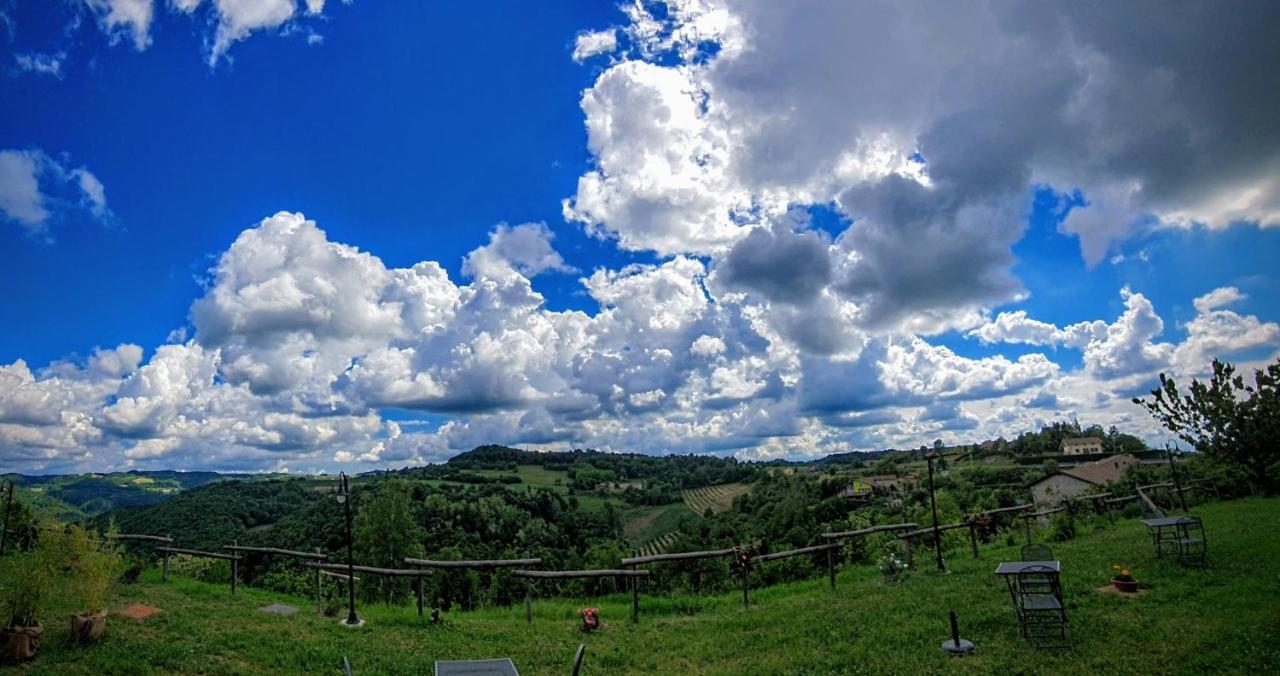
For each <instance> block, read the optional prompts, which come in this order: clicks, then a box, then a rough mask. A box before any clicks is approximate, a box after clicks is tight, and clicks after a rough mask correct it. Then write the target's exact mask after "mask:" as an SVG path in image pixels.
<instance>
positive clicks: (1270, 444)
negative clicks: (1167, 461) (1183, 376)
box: [1133, 359, 1280, 495]
mask: <svg viewBox="0 0 1280 676" xmlns="http://www.w3.org/2000/svg"><path fill="white" fill-rule="evenodd" d="M1151 395H1152V398H1151V399H1150V400H1145V399H1139V398H1136V397H1135V398H1134V400H1133V402H1134V403H1135V404H1138V405H1140V406H1142V407H1143V408H1146V409H1147V411H1149V412H1150V413H1151V415H1153V416H1155V418H1156V419H1157V420H1159V421H1160V423H1161V424H1162V425H1164V426H1165V427H1166V428H1168V429H1169V430H1170V431H1171V432H1173V433H1174V434H1176V435H1178V437H1179V438H1181V439H1182V440H1183V441H1185V442H1187V443H1189V444H1191V445H1192V446H1193V447H1194V448H1195V449H1196V450H1197V451H1200V452H1201V453H1204V454H1205V455H1207V456H1210V457H1212V458H1214V459H1217V460H1221V461H1224V462H1226V463H1230V464H1235V465H1239V466H1241V467H1243V468H1244V469H1245V470H1247V471H1248V473H1249V476H1250V479H1251V481H1252V483H1253V484H1254V487H1255V488H1261V489H1262V490H1263V491H1264V492H1266V493H1267V494H1268V495H1271V494H1274V493H1276V488H1277V482H1276V474H1277V465H1280V445H1277V444H1276V443H1275V440H1276V439H1277V438H1280V359H1278V360H1276V363H1274V364H1270V365H1268V366H1267V367H1266V368H1265V369H1259V370H1257V371H1255V372H1254V375H1253V384H1252V385H1248V384H1246V383H1245V380H1244V377H1243V376H1240V375H1236V372H1235V367H1234V366H1232V365H1231V364H1226V363H1223V362H1220V361H1218V360H1217V359H1215V360H1213V376H1212V377H1211V378H1210V379H1209V382H1207V383H1205V382H1201V381H1199V380H1192V381H1191V385H1190V387H1189V388H1188V392H1187V393H1185V394H1184V393H1183V392H1181V391H1180V390H1179V389H1178V385H1177V383H1176V382H1174V380H1173V379H1172V378H1170V377H1168V376H1166V375H1165V374H1163V373H1161V374H1160V387H1158V388H1156V389H1154V390H1152V391H1151Z"/></svg>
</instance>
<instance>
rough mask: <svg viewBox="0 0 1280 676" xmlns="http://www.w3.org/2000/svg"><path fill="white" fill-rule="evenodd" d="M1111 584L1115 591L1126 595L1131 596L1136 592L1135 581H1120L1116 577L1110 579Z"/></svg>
mask: <svg viewBox="0 0 1280 676" xmlns="http://www.w3.org/2000/svg"><path fill="white" fill-rule="evenodd" d="M1111 584H1113V585H1115V588H1116V591H1121V592H1124V593H1126V594H1133V593H1135V592H1137V591H1138V581H1137V580H1121V579H1120V578H1118V577H1113V578H1111Z"/></svg>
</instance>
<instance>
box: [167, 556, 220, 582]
mask: <svg viewBox="0 0 1280 676" xmlns="http://www.w3.org/2000/svg"><path fill="white" fill-rule="evenodd" d="M169 572H170V573H173V574H174V575H177V576H178V577H186V578H190V579H192V580H200V581H202V582H230V581H231V564H230V562H228V561H223V560H219V559H207V558H204V557H200V556H187V555H186V554H174V555H172V556H170V557H169Z"/></svg>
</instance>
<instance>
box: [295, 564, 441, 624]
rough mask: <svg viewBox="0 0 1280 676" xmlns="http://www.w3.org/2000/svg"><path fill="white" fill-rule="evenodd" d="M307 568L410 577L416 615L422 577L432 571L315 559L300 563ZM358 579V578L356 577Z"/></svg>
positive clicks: (420, 599)
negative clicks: (416, 602)
mask: <svg viewBox="0 0 1280 676" xmlns="http://www.w3.org/2000/svg"><path fill="white" fill-rule="evenodd" d="M302 565H303V566H306V567H307V568H315V569H317V570H318V571H338V572H341V573H343V574H344V577H345V573H346V572H348V571H349V572H352V573H369V574H370V575H384V576H386V577H411V578H414V581H413V593H414V596H416V597H417V599H418V617H422V614H423V601H424V594H423V590H422V578H424V577H431V575H432V573H433V572H434V571H430V570H423V569H421V568H379V567H377V566H348V565H347V564H345V563H318V562H315V561H306V562H304V563H303V564H302ZM357 579H359V578H357Z"/></svg>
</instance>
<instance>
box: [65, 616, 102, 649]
mask: <svg viewBox="0 0 1280 676" xmlns="http://www.w3.org/2000/svg"><path fill="white" fill-rule="evenodd" d="M106 635H107V611H105V610H103V611H101V612H97V613H92V614H86V615H72V616H71V640H73V641H75V642H77V643H93V642H95V641H97V640H99V639H101V638H102V637H103V636H106Z"/></svg>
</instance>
